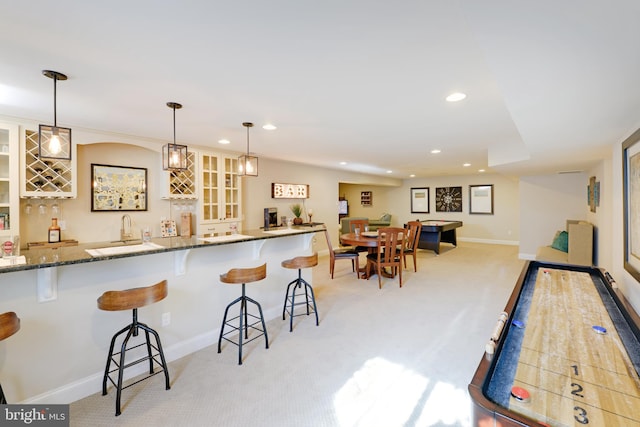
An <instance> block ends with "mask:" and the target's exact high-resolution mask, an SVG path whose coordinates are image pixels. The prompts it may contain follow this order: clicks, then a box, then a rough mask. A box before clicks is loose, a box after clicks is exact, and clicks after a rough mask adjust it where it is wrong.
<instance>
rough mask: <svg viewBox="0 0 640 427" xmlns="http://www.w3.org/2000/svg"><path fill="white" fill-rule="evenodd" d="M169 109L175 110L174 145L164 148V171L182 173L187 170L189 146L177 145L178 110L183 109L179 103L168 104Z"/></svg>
mask: <svg viewBox="0 0 640 427" xmlns="http://www.w3.org/2000/svg"><path fill="white" fill-rule="evenodd" d="M167 107H169V108H171V109H172V110H173V144H167V145H165V146H163V147H162V169H164V170H166V171H181V170H185V169H187V146H186V145H179V144H176V110H179V109H180V108H182V104H178V103H177V102H167Z"/></svg>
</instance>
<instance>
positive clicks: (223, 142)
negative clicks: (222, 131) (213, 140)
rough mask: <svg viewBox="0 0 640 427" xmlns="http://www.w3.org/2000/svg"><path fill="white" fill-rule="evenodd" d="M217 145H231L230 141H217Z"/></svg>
mask: <svg viewBox="0 0 640 427" xmlns="http://www.w3.org/2000/svg"><path fill="white" fill-rule="evenodd" d="M218 144H223V145H227V144H231V141H229V140H228V139H219V140H218Z"/></svg>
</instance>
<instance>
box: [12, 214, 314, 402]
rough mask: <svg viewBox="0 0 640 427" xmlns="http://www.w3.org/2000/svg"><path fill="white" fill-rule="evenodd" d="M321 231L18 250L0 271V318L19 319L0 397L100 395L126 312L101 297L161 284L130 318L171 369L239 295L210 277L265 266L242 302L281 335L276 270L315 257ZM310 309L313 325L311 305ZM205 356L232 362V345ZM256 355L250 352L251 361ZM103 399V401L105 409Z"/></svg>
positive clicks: (281, 272)
mask: <svg viewBox="0 0 640 427" xmlns="http://www.w3.org/2000/svg"><path fill="white" fill-rule="evenodd" d="M323 230H324V227H323V226H321V225H313V226H299V227H294V228H292V229H286V228H275V229H271V230H253V231H242V232H241V233H240V234H239V235H231V236H218V237H216V238H213V239H210V240H202V237H197V236H194V237H190V238H182V237H170V238H154V239H152V241H151V243H152V246H153V248H152V249H149V250H145V251H144V252H132V253H116V254H109V252H108V251H105V252H99V251H98V252H95V250H96V249H100V248H113V247H118V246H122V245H123V244H122V242H95V243H82V244H79V245H78V246H66V247H60V248H57V249H42V248H38V249H29V250H22V251H21V254H20V256H24V257H25V259H26V264H20V265H10V266H7V267H0V273H2V274H0V313H4V312H8V311H14V312H16V314H17V315H18V317H19V318H20V321H21V322H20V324H21V328H20V330H19V331H18V333H16V334H15V335H13V336H12V337H11V338H9V339H7V340H5V341H3V342H2V343H0V378H2V387H3V389H4V392H5V394H6V396H7V400H8V401H10V402H12V403H37V404H39V403H42V404H55V403H70V402H73V401H75V400H78V399H81V398H83V397H86V396H88V395H91V394H93V393H98V392H100V390H101V380H102V374H103V369H104V364H105V361H106V357H107V353H108V349H109V343H110V339H111V337H112V336H113V334H114V333H115V332H116V331H117V330H119V329H120V328H122V327H123V326H124V325H126V324H128V323H130V321H131V312H130V311H122V312H120V311H118V312H105V311H102V310H100V309H99V308H98V307H97V302H96V301H97V298H98V297H99V296H100V295H102V293H104V292H105V291H109V290H124V289H131V288H136V287H143V286H150V285H153V284H155V283H158V282H159V281H162V280H167V283H168V295H167V297H166V298H165V299H163V300H162V301H159V302H157V303H155V304H151V305H148V306H145V307H142V308H141V309H140V311H139V317H140V321H142V322H144V323H147V324H148V325H149V326H150V327H152V328H154V329H156V330H157V331H158V333H159V334H160V337H161V340H162V345H163V347H164V351H165V357H166V359H167V361H168V362H171V361H172V360H176V359H178V358H180V357H183V356H185V355H188V354H190V353H193V352H195V351H198V350H201V349H204V348H207V347H209V346H211V345H212V344H215V343H217V338H218V334H219V331H220V325H221V322H222V317H223V314H224V309H225V307H226V305H227V304H228V303H229V302H231V301H233V300H234V299H236V298H237V297H238V296H239V295H240V291H241V286H239V285H230V284H225V283H222V282H221V281H220V275H221V274H223V273H226V272H227V271H229V270H230V269H231V268H246V267H256V266H259V265H262V264H265V263H266V264H267V277H266V278H265V279H263V280H260V281H258V282H255V283H250V284H247V287H246V291H247V295H250V296H251V297H252V298H254V299H255V300H256V301H259V302H260V304H261V305H262V309H263V312H264V316H265V319H266V321H267V328H269V329H270V328H276V329H277V328H279V327H281V325H282V327H283V328H285V329H286V330H287V331H288V322H285V321H283V320H282V303H283V299H284V295H285V292H286V287H287V284H288V283H289V282H290V281H291V280H292V279H294V278H295V276H296V273H297V272H295V271H292V270H290V269H285V268H283V267H282V266H281V263H282V261H284V260H286V259H290V258H293V257H295V256H302V255H310V254H312V253H313V252H314V251H317V250H316V249H314V244H315V241H316V236H317V234H316V233H317V232H318V231H323ZM323 240H324V236H323V239H322V240H318V242H319V243H320V248H324V246H323V245H322V241H323ZM133 244H134V245H135V244H140V242H139V241H138V242H134V243H133ZM88 251H89V252H88ZM90 252H93V253H94V255H96V256H92V255H91V254H90ZM316 268H317V267H316ZM308 270H309V271H303V275H304V276H305V279H306V280H307V281H309V282H310V283H311V284H313V280H312V279H313V275H312V272H311V270H312V269H308ZM318 310H319V313H320V316H321V319H322V316H323V315H324V314H325V311H324V309H323V307H322V305H321V304H319V305H318ZM321 323H322V320H321ZM274 332H276V333H277V331H274ZM256 342H257V341H256ZM273 345H276V343H275V342H274V344H273ZM214 347H215V346H214ZM267 351H268V350H267ZM212 352H213V353H214V354H215V355H212V359H213V360H212V362H213V363H229V364H230V366H234V367H235V365H236V364H237V350H236V349H235V348H234V349H223V351H222V353H221V354H217V352H216V350H215V349H213V350H212ZM260 356H261V354H260V352H255V353H254V354H252V355H251V358H259V357H260ZM142 365H144V364H140V369H141V371H140V372H137V371H136V368H137V367H136V368H131V370H130V371H131V372H129V373H127V372H126V371H125V377H129V376H132V375H136V374H139V373H143V371H144V366H142ZM171 379H172V388H173V387H180V376H179V375H177V376H172V377H171ZM111 395H112V394H109V395H108V396H105V399H104V404H105V406H107V407H109V408H111V407H112V405H113V400H112V398H111Z"/></svg>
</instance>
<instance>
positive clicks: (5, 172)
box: [0, 122, 20, 257]
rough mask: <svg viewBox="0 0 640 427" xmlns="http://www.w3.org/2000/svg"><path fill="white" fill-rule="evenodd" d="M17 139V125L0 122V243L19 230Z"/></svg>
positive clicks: (15, 234)
mask: <svg viewBox="0 0 640 427" xmlns="http://www.w3.org/2000/svg"><path fill="white" fill-rule="evenodd" d="M18 139H19V138H18V126H17V125H11V124H8V123H2V122H0V244H2V243H4V242H5V241H8V240H10V239H12V238H13V239H14V240H16V238H17V236H18V234H19V232H20V215H19V211H20V196H19V193H18V192H19V186H18V182H19V176H20V173H19V171H18V164H19V163H18ZM16 243H17V242H16ZM0 257H2V254H1V253H0Z"/></svg>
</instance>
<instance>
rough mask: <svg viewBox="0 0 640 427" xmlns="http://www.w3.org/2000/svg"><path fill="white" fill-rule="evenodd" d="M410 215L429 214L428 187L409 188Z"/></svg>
mask: <svg viewBox="0 0 640 427" xmlns="http://www.w3.org/2000/svg"><path fill="white" fill-rule="evenodd" d="M411 213H429V187H414V188H411Z"/></svg>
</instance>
